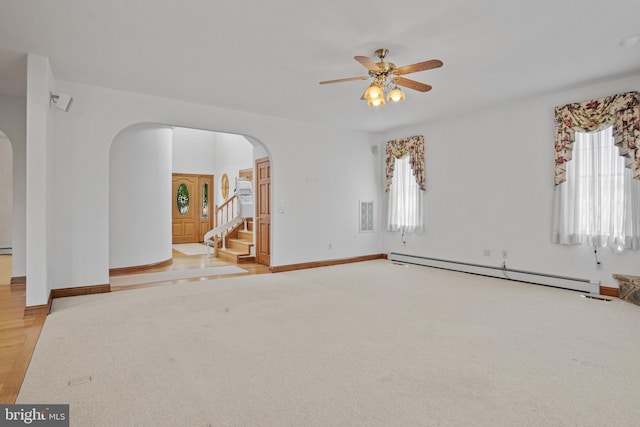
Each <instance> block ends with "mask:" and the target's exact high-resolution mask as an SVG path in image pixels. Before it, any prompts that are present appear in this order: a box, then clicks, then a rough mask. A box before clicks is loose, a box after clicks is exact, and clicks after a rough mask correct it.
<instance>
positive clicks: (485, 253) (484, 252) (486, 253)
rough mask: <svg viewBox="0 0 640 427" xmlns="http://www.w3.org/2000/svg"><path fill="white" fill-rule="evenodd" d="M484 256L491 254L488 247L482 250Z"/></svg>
mask: <svg viewBox="0 0 640 427" xmlns="http://www.w3.org/2000/svg"><path fill="white" fill-rule="evenodd" d="M482 253H483V254H484V256H491V250H490V249H485V250H484V251H483V252H482Z"/></svg>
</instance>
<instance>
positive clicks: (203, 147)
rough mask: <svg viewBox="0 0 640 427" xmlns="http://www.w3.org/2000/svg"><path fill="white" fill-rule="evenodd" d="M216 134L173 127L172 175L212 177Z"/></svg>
mask: <svg viewBox="0 0 640 427" xmlns="http://www.w3.org/2000/svg"><path fill="white" fill-rule="evenodd" d="M216 135H217V134H216V133H215V132H211V131H207V130H200V129H186V128H181V127H175V128H174V130H173V173H188V174H202V175H214V174H215V171H216V168H215V158H216V147H215V145H216Z"/></svg>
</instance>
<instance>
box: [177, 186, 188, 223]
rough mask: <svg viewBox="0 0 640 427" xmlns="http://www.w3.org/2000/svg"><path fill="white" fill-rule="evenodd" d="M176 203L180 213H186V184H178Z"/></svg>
mask: <svg viewBox="0 0 640 427" xmlns="http://www.w3.org/2000/svg"><path fill="white" fill-rule="evenodd" d="M176 204H177V206H178V212H180V215H186V214H187V212H189V189H188V188H187V186H186V185H184V184H180V186H179V187H178V194H177V196H176Z"/></svg>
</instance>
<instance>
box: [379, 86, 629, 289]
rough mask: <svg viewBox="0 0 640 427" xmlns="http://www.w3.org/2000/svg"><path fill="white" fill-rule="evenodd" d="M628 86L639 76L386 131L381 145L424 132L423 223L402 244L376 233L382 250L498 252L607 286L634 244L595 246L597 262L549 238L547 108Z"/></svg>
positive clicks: (490, 260) (524, 265) (515, 264)
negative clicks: (619, 249)
mask: <svg viewBox="0 0 640 427" xmlns="http://www.w3.org/2000/svg"><path fill="white" fill-rule="evenodd" d="M638 89H640V75H637V76H633V77H628V78H623V79H619V80H614V81H609V82H605V83H600V84H594V85H590V86H585V87H580V88H575V89H572V90H567V91H565V92H559V93H554V94H546V95H542V96H537V97H531V98H529V99H525V100H520V101H516V102H513V103H511V104H508V105H500V106H493V107H487V108H484V109H482V110H480V111H478V112H476V113H473V114H467V115H463V116H461V117H457V118H451V119H448V120H443V121H440V122H436V123H424V124H421V125H416V126H410V127H406V128H402V129H397V130H395V131H393V132H388V133H387V134H385V137H384V138H383V139H381V147H383V144H384V142H386V141H387V140H389V139H396V138H402V137H407V136H411V135H415V134H422V135H424V136H425V140H426V179H427V193H426V197H425V224H426V231H425V232H424V233H423V234H422V235H411V236H409V237H408V239H407V245H406V247H403V246H402V244H401V242H400V236H399V235H398V234H397V233H389V232H385V235H384V248H385V251H387V252H392V251H393V252H399V253H405V254H412V255H420V256H427V257H434V258H441V259H446V260H454V261H462V262H469V263H478V264H483V265H493V266H499V265H500V263H501V262H502V250H506V251H507V266H508V267H510V268H515V269H522V270H528V271H533V272H542V273H549V274H558V275H564V276H569V277H578V278H585V279H591V280H600V281H601V282H602V285H604V286H610V287H616V286H617V283H616V282H615V280H614V279H612V278H611V274H613V273H627V274H635V275H638V274H640V252H637V251H635V252H629V253H625V254H622V255H614V254H612V253H611V252H610V251H609V250H608V249H600V250H599V251H598V252H599V258H600V260H601V261H602V266H603V268H602V270H597V269H596V264H595V260H594V254H593V248H589V247H584V246H576V247H569V246H558V245H553V244H551V212H552V199H553V189H554V184H553V167H554V151H553V150H554V122H553V120H554V107H555V106H558V105H564V104H567V103H570V102H577V101H584V100H588V99H593V98H599V97H604V96H608V95H613V94H616V93H622V92H627V91H632V90H638ZM381 151H382V150H381ZM381 161H382V159H381ZM381 164H382V162H381ZM381 179H382V178H381ZM382 197H384V198H383V200H385V204H386V196H382ZM484 249H489V250H490V251H491V256H490V257H485V256H484V255H483V251H484Z"/></svg>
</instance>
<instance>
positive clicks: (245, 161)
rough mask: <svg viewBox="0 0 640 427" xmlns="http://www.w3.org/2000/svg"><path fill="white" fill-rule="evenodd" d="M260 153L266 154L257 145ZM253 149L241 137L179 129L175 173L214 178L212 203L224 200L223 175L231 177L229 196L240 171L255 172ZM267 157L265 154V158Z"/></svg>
mask: <svg viewBox="0 0 640 427" xmlns="http://www.w3.org/2000/svg"><path fill="white" fill-rule="evenodd" d="M256 145H257V146H258V147H259V148H260V151H261V153H263V154H264V153H266V152H265V150H264V149H263V148H262V147H261V146H260V144H259V143H258V144H256ZM253 151H254V147H253V145H252V143H251V142H249V141H248V140H247V139H246V138H245V137H244V136H242V135H234V134H228V133H222V132H211V131H204V130H200V129H185V128H180V127H176V128H175V129H174V134H173V172H174V173H188V174H205V175H213V176H214V183H213V184H214V191H213V203H214V204H215V205H220V204H221V203H222V202H224V200H223V199H222V191H221V182H222V175H223V174H225V173H226V174H227V176H228V177H229V194H233V184H234V182H235V181H234V178H235V177H237V176H238V171H239V170H240V169H248V168H253V158H254V154H253ZM265 155H266V154H265Z"/></svg>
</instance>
